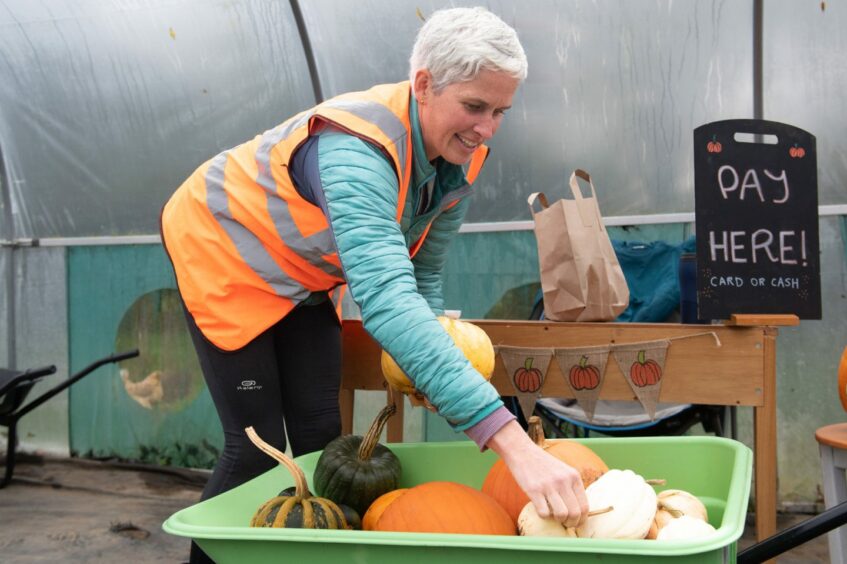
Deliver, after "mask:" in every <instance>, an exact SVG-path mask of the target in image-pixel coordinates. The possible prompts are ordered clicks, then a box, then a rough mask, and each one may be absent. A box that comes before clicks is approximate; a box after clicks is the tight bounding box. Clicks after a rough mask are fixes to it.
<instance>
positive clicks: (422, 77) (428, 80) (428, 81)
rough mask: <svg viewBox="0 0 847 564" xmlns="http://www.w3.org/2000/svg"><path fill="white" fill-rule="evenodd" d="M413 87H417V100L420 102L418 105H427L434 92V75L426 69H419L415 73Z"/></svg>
mask: <svg viewBox="0 0 847 564" xmlns="http://www.w3.org/2000/svg"><path fill="white" fill-rule="evenodd" d="M413 86H414V87H415V99H416V100H417V101H418V104H425V103H426V99H427V97H428V96H429V95H430V94H431V90H432V74H430V72H429V71H428V70H426V69H418V71H417V72H415V82H414V84H413Z"/></svg>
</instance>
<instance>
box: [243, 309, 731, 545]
mask: <svg viewBox="0 0 847 564" xmlns="http://www.w3.org/2000/svg"><path fill="white" fill-rule="evenodd" d="M439 321H440V322H441V324H442V326H444V328H445V330H447V332H448V334H449V335H450V336H451V337H453V339H454V341H455V342H456V344H457V345H458V346H459V348H460V349H462V350H463V351H464V352H465V354H466V356H468V358H469V360H470V361H471V363H472V364H473V365H474V367H475V368H477V370H479V371H480V373H482V374H483V376H485V377H486V378H490V376H491V372H493V369H494V353H493V347H491V342H490V340H488V337H487V335H485V333H484V332H483V331H482V330H481V329H479V328H478V327H476V326H474V325H473V324H470V323H466V322H462V321H458V320H454V319H448V318H439ZM480 351H482V352H480ZM383 372H384V374H385V375H386V379H387V380H388V382H389V383H390V384H391V385H392V386H393V387H395V388H397V389H399V390H400V391H403V392H404V393H408V394H414V393H415V392H416V390H414V388H413V387H412V386H411V382H410V381H409V380H408V378H406V376H405V375H404V374H403V373H402V371H400V370H399V368H398V367H397V366H396V364H394V363H393V360H391V358H390V357H388V356H387V355H385V354H384V355H383ZM395 411H396V408H395V407H394V406H393V405H389V406H386V407H385V408H384V409H383V410H382V411H380V413H379V415H378V416H377V417H376V419H375V420H374V422H373V424H372V425H371V427H370V429H369V430H368V432H367V433H366V434H365V436H364V437H362V436H358V435H345V436H341V437H338V438H336V439H335V440H333V441H332V442H331V443H329V445H327V447H326V448H325V449H324V451H323V452H322V453H321V456H320V457H319V459H318V461H317V464H316V466H315V471H314V475H313V480H312V482H313V484H314V487H315V490H316V493H317V496H315V495H312V493H311V492H310V491H309V489H308V487H307V482H306V477H305V475H304V473H303V471H302V469H300V468H299V467H298V466H297V464H296V463H295V462H294V461H293V460H292V459H290V458H289V457H287V456H286V455H285V454H284V453H282V452H280V451H279V450H277V449H275V448H273V447H272V446H270V445H268V444H267V443H265V442H264V441H263V440H262V439H261V438H260V437H259V436H258V435H257V434H256V433H255V431H254V430H253V429H252V427H250V428H248V429H246V432H247V435H248V436H249V437H250V439H251V440H252V441H253V443H254V444H256V446H257V447H259V448H260V449H262V450H263V451H264V452H266V453H267V454H268V455H270V456H272V457H273V458H274V459H276V460H277V461H278V462H280V464H282V465H283V466H285V467H286V468H287V469H288V470H289V472H291V474H292V476H293V477H294V482H295V486H293V487H290V488H287V489H285V490H283V491H281V492H279V494H278V495H277V496H275V497H273V498H272V499H270V500H269V501H267V502H266V503H264V504H263V505H262V506H261V507H260V508H259V509H258V511H257V512H256V514H255V515H254V516H253V519H252V520H251V523H250V525H251V526H253V527H288V528H313V529H364V530H369V531H398V532H428V533H461V534H492V535H515V534H520V535H525V536H548V537H549V536H557V537H582V538H602V539H644V538H647V539H659V540H662V539H694V538H700V537H703V536H707V535H709V534H711V533H713V532H714V531H715V529H714V527H712V526H711V525H710V524H709V523H708V516H707V512H706V507H705V506H704V505H703V503H702V502H701V501H700V500H699V499H698V498H697V497H696V496H694V495H692V494H691V493H688V492H685V491H682V490H672V489H671V490H665V491H663V492H661V493H659V494H658V495H657V494H656V491H655V490H654V488H653V485H654V483H656V482H655V481H648V480H645V479H644V478H642V477H641V476H639V475H638V474H636V473H635V472H633V471H632V470H618V469H612V470H610V469H609V468H608V466H607V465H606V463H605V462H603V460H602V459H601V458H600V457H599V456H598V455H597V454H596V453H594V452H593V451H592V450H591V449H590V448H588V447H587V446H585V445H582V444H580V443H577V442H575V441H569V440H558V441H547V440H546V439H545V438H544V433H543V430H542V427H541V422H540V420H539V419H538V418H537V417H531V418H530V421H529V423H530V425H529V429H528V432H529V435H530V437H531V438H532V439H533V440H534V441H535V443H536V444H538V445H539V446H541V447H542V448H544V449H545V450H546V451H547V452H548V453H550V454H552V455H553V456H555V457H556V458H558V459H560V460H562V461H563V462H565V463H566V464H568V465H570V466H572V467H573V468H575V469H576V470H577V471H579V472H580V475H581V477H582V482H583V485H584V486H585V488H586V489H585V491H586V495H587V497H588V505H589V514H588V518H587V519H585V521H584V523H583V524H582V525H581V526H579V527H578V528H567V527H564V526H563V525H562V524H560V523H559V522H557V521H555V520H553V519H542V518H541V517H539V516H538V514H537V513H536V511H535V508H534V506H533V504H532V503H531V502H530V501H529V498H528V497H527V495H526V494H525V493H524V492H523V491H522V490H521V488H520V487H519V486H518V484H517V482H515V479H514V478H513V477H512V474H511V472H510V471H509V469H508V468H507V467H506V465H505V464H504V463H503V461H502V460H498V461H497V462H496V463H495V464H494V465H493V466H492V467H491V469H490V470H489V472H488V474H487V476H486V478H485V480H484V483H483V485H482V488H481V490H477V489H475V488H471V487H469V486H467V485H464V484H460V483H456V482H449V481H433V482H426V483H422V484H419V485H417V486H414V487H410V488H399V483H400V473H401V466H400V461H399V459H398V458H397V456H396V455H395V454H394V453H393V452H391V450H390V449H389V448H388V447H386V446H385V445H382V444H380V443H379V442H378V441H379V437H380V435H381V433H382V430H383V428H384V426H385V424H386V422H387V421H388V419H389V418H390V417H391V416H392V415H393V414H394V412H395ZM445 500H449V503H445Z"/></svg>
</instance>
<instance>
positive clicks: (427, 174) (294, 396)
mask: <svg viewBox="0 0 847 564" xmlns="http://www.w3.org/2000/svg"><path fill="white" fill-rule="evenodd" d="M526 67H527V65H526V57H525V55H524V52H523V48H522V47H521V45H520V43H519V41H518V38H517V35H516V34H515V32H514V30H513V29H512V28H510V27H509V26H507V25H506V24H505V23H504V22H502V21H501V20H500V19H499V18H497V17H496V16H494V15H493V14H491V13H489V12H487V11H486V10H484V9H482V8H472V9H468V8H456V9H449V10H443V11H439V12H436V13H434V14H432V16H431V17H430V18H429V19H428V20H427V22H426V23H425V25H424V26H423V27H422V28H421V30H420V32H419V34H418V36H417V39H416V42H415V45H414V48H413V52H412V56H411V59H410V80H409V81H408V82H402V83H399V84H388V85H380V86H376V87H374V88H372V89H371V90H368V91H366V92H357V93H351V94H345V95H342V96H339V97H337V98H334V99H332V100H329V101H327V102H325V103H323V104H321V105H319V106H317V107H316V108H313V109H311V110H308V111H306V112H303V113H301V114H298V115H296V116H294V117H293V118H291V119H289V120H288V121H286V122H285V123H283V124H282V125H280V126H278V127H276V128H274V129H272V130H270V131H267V132H265V133H264V134H262V135H259V136H257V137H256V138H255V139H253V140H252V141H249V142H247V143H245V144H243V145H240V146H238V147H236V148H234V149H231V150H229V151H225V152H224V153H221V154H220V155H218V156H216V157H214V158H213V159H211V160H210V161H208V162H207V163H205V164H204V165H202V166H201V167H200V168H199V169H198V170H197V171H196V172H195V173H194V174H193V175H192V176H191V177H190V178H189V179H188V180H187V181H186V182H185V183H184V184H183V185H182V186H181V187H180V188H179V189H178V190H177V192H176V193H175V194H174V196H173V197H172V198H171V200H170V201H169V202H168V203H167V205H166V206H165V208H164V210H163V214H162V234H163V240H164V243H165V246H166V248H167V250H168V253H169V255H170V257H171V260H172V262H173V265H174V270H175V273H176V278H177V283H178V286H179V289H180V293H181V295H182V297H183V300H184V302H185V304H186V308H187V310H188V312H189V314H190V315H188V319H189V326H190V330H191V332H192V336H193V339H194V343H195V346H196V348H197V352H198V355H199V358H200V363H201V366H202V369H203V372H204V377H205V378H206V382H207V384H208V387H209V390H210V392H211V395H212V398H213V400H214V402H215V406H216V408H217V410H218V413H219V415H220V418H221V421H222V424H223V428H224V435H225V447H224V452H223V454H222V456H221V459H220V461H219V462H218V464H217V466H216V467H215V470H214V473H213V474H212V477H211V479H210V481H209V484H208V485H207V487H206V489H205V491H204V493H203V497H204V498H208V497H210V496H212V495H215V494H217V493H220V492H223V491H226V490H228V489H231V488H233V487H235V486H237V485H239V484H241V483H243V482H245V481H247V480H249V479H250V478H253V477H255V476H256V475H258V474H260V473H262V472H264V471H266V470H268V469H269V468H270V467H271V466H272V465H273V461H271V460H270V459H269V458H268V457H267V456H265V455H263V454H262V453H261V452H259V451H258V449H256V448H255V447H253V446H252V445H251V444H250V443H249V440H248V439H247V438H246V436H245V435H244V432H243V429H244V428H245V427H247V426H249V425H253V426H254V427H255V428H256V429H257V432H258V433H259V434H260V435H262V436H263V437H264V438H265V439H266V440H268V441H269V442H270V443H271V444H273V445H274V446H276V447H277V448H280V449H284V448H285V444H286V442H285V441H286V439H285V431H284V428H283V420H284V423H285V427H286V428H287V432H288V438H289V439H290V441H291V450H292V452H293V454H294V455H295V456H298V455H301V454H304V453H306V452H310V451H314V450H319V449H321V448H323V447H324V446H325V445H326V443H328V442H329V441H330V440H332V439H333V438H335V437H336V436H338V435H339V434H340V415H339V408H338V389H339V383H340V324H339V317H338V315H337V314H336V311H338V310H339V308H338V304H339V303H340V299H341V293H342V290H343V289H344V287H345V284H346V286H347V287H348V288H349V290H350V293H351V296H352V298H353V300H354V301H355V302H356V304H358V306H359V307H360V309H361V314H362V322H363V325H364V327H365V329H366V330H367V331H368V332H369V333H370V334H371V335H372V336H373V337H374V338H375V339H376V340H377V342H379V343H380V344H381V345H382V347H383V348H384V349H385V350H386V351H387V352H388V353H389V354H391V356H392V357H393V358H394V359H395V360H396V361H397V363H398V364H399V365H400V367H401V368H403V370H404V372H406V373H407V374H409V375H410V377H411V378H412V379H413V381H414V383H415V386H416V387H417V389H418V390H420V391H421V392H422V393H423V394H424V395H425V396H426V397H427V399H428V400H429V401H430V402H431V403H432V405H433V406H435V408H436V409H437V410H438V413H440V414H441V415H442V416H443V417H445V418H446V419H447V421H448V422H449V423H450V424H451V425H452V426H453V428H455V429H456V430H459V431H464V432H466V433H467V435H468V436H469V437H471V438H472V439H473V440H474V441H476V442H477V444H478V445H479V446H480V448H481V449H485V448H491V449H493V450H495V451H496V452H497V453H498V454H499V455H500V456H501V457H502V458H503V459H504V461H505V462H506V464H507V465H508V466H509V468H510V469H511V471H512V473H513V474H514V476H515V478H516V479H517V481H518V483H519V484H520V485H521V487H523V489H524V490H525V491H526V492H527V494H528V495H529V497H530V499H531V500H532V501H533V503H534V504H535V506H536V508H537V510H538V513H539V514H540V515H541V516H550V515H552V516H554V517H555V518H556V519H558V520H559V521H562V522H564V523H566V524H568V525H576V524H577V523H579V522H581V521H582V520H583V518H584V515H585V513H586V512H587V501H586V498H585V494H584V491H583V489H582V483H581V481H580V478H579V475H578V473H577V472H576V471H575V470H574V469H572V468H570V467H569V466H567V465H565V464H563V463H562V462H560V461H558V460H556V459H555V458H553V457H552V456H550V455H548V454H547V453H545V452H544V451H543V450H542V449H540V448H538V447H537V446H536V445H535V444H533V443H532V441H530V440H529V438H528V437H527V435H526V433H525V432H524V431H523V430H522V429H521V427H520V426H519V425H518V423H517V422H516V421H515V420H514V417H513V416H512V415H511V414H510V413H509V412H508V410H506V409H505V407H504V406H503V404H502V402H501V401H500V398H499V396H498V394H497V392H496V391H495V390H494V387H493V386H491V385H490V384H489V383H488V382H486V381H485V380H484V379H483V378H482V377H481V376H480V375H479V374H478V373H477V372H476V371H475V370H474V369H473V368H472V367H471V365H470V363H469V362H468V361H467V360H466V359H465V357H464V356H463V354H462V353H461V352H460V351H459V350H458V349H457V348H456V347H455V345H454V344H453V342H452V340H451V339H450V337H449V336H448V335H447V334H446V333H445V331H444V330H443V329H442V328H441V326H440V324H439V323H438V321H437V320H436V315H437V314H441V313H442V312H443V302H442V297H441V269H442V266H443V264H444V260H445V254H446V248H447V244H448V243H449V241H450V239H451V238H452V236H453V235H454V234H455V233H456V231H457V230H458V228H459V225H460V223H461V221H462V218H463V217H464V215H465V211H466V209H467V206H468V196H469V195H470V192H471V190H470V184H471V183H472V182H473V180H474V178H475V177H476V175H477V173H478V172H479V170H480V168H481V167H482V165H483V162H484V160H485V157H486V155H487V151H488V149H487V148H486V147H485V145H484V143H485V142H486V141H487V140H488V139H490V138H491V137H493V136H494V134H495V133H496V131H497V128H498V127H499V125H500V123H501V121H502V120H503V115H504V113H505V112H506V110H508V108H509V107H510V106H511V104H512V98H513V95H514V93H515V91H516V89H517V87H518V85H519V83H520V82H521V81H522V80H523V79H524V78H525V77H526ZM465 165H466V166H467V172H465V170H464V169H463V166H465ZM334 304H335V305H334ZM334 310H335V311H334Z"/></svg>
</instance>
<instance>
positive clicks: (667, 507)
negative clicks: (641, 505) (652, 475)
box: [658, 501, 685, 519]
mask: <svg viewBox="0 0 847 564" xmlns="http://www.w3.org/2000/svg"><path fill="white" fill-rule="evenodd" d="M658 507H659V509H664V510H665V511H667V512H668V514H669V515H670V516H671V517H673V518H674V519H679V518H680V517H682V516H683V515H685V513H683V512H682V511H680V510H679V509H674V508H673V507H672V506H670V505H668V504H667V503H665V502H664V501H659V503H658Z"/></svg>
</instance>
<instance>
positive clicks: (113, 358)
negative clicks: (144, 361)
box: [104, 349, 139, 362]
mask: <svg viewBox="0 0 847 564" xmlns="http://www.w3.org/2000/svg"><path fill="white" fill-rule="evenodd" d="M138 354H139V352H138V349H133V350H131V351H126V352H122V353H117V354H113V355H112V356H110V357H108V358H106V359H104V360H105V361H107V362H120V361H122V360H126V359H128V358H135V357H137V356H138Z"/></svg>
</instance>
